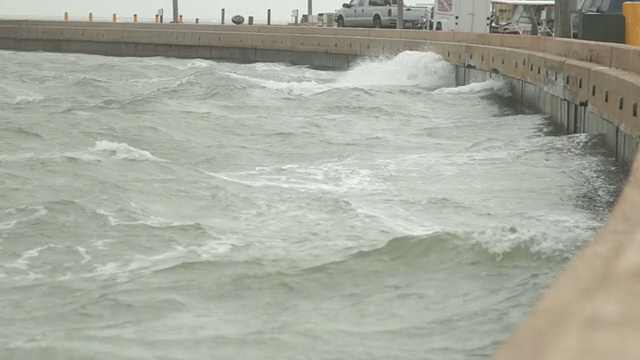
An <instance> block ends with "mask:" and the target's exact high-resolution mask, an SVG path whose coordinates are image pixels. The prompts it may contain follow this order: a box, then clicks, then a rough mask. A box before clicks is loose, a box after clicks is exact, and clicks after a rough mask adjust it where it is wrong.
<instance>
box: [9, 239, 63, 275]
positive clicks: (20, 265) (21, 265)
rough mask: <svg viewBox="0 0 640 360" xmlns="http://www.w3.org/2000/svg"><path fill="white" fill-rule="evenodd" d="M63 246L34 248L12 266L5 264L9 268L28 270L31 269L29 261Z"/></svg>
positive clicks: (50, 245) (52, 245) (54, 245)
mask: <svg viewBox="0 0 640 360" xmlns="http://www.w3.org/2000/svg"><path fill="white" fill-rule="evenodd" d="M61 247H62V246H60V245H56V244H48V245H44V246H39V247H37V248H33V249H31V250H27V251H25V252H23V253H22V254H21V255H20V258H18V259H17V260H16V261H14V262H13V263H10V264H4V266H5V267H8V268H17V269H21V270H27V269H28V268H29V259H31V258H35V257H38V256H40V253H41V252H43V251H45V250H48V249H54V248H61Z"/></svg>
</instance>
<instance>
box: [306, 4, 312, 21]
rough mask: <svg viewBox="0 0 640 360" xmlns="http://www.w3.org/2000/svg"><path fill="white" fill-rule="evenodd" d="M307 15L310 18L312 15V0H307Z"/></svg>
mask: <svg viewBox="0 0 640 360" xmlns="http://www.w3.org/2000/svg"><path fill="white" fill-rule="evenodd" d="M307 15H309V19H311V15H313V0H307Z"/></svg>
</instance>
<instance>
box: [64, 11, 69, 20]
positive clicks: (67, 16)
mask: <svg viewBox="0 0 640 360" xmlns="http://www.w3.org/2000/svg"><path fill="white" fill-rule="evenodd" d="M64 21H69V13H68V12H65V13H64Z"/></svg>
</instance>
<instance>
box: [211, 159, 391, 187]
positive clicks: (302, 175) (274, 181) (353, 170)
mask: <svg viewBox="0 0 640 360" xmlns="http://www.w3.org/2000/svg"><path fill="white" fill-rule="evenodd" d="M201 171H202V172H203V173H204V174H206V175H209V176H212V177H215V178H218V179H221V180H225V181H231V182H236V183H239V184H243V185H246V186H250V187H279V188H285V189H293V190H298V191H311V192H314V191H321V192H339V193H344V192H353V193H372V192H379V191H383V190H384V189H385V187H386V185H385V183H384V182H383V181H382V180H381V179H380V177H379V174H377V173H375V172H374V171H373V170H369V169H363V168H359V167H358V166H357V165H355V164H351V165H349V164H347V163H345V162H338V163H325V164H318V165H301V164H300V165H286V166H273V167H260V168H256V169H255V170H253V171H243V172H235V173H212V172H208V171H205V170H201Z"/></svg>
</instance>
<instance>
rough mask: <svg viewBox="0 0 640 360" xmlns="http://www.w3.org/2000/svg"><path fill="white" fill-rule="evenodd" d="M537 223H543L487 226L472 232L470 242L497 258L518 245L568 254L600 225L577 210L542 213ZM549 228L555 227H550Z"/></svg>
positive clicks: (534, 251) (539, 250) (542, 251)
mask: <svg viewBox="0 0 640 360" xmlns="http://www.w3.org/2000/svg"><path fill="white" fill-rule="evenodd" d="M538 222H539V223H540V224H544V225H540V226H534V227H531V226H527V227H524V226H522V227H520V226H511V227H500V228H490V229H488V230H484V231H481V232H477V233H475V234H474V236H473V237H474V241H473V242H474V243H476V244H479V245H481V246H482V247H483V248H485V249H486V250H487V251H489V252H490V253H491V254H493V255H494V256H497V257H498V258H501V257H502V256H504V254H506V253H508V252H510V251H512V250H514V249H517V248H523V249H527V250H529V251H530V252H532V253H537V254H540V255H543V256H545V255H558V254H567V253H570V252H572V251H574V250H575V249H577V248H579V247H580V246H582V245H583V244H584V242H586V241H588V240H589V239H590V238H591V237H592V236H593V231H595V230H593V231H591V230H590V229H596V228H597V227H598V226H599V225H600V223H599V222H598V221H596V220H595V219H592V218H589V216H587V215H586V214H583V213H579V212H578V213H575V214H573V215H559V214H555V215H554V214H541V215H540V218H539V219H538ZM541 226H543V227H541ZM550 227H553V228H556V230H549V228H550ZM563 228H566V229H567V231H564V230H562V229H563Z"/></svg>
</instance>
